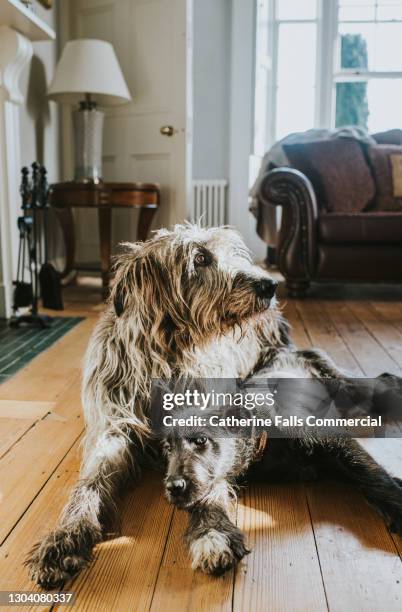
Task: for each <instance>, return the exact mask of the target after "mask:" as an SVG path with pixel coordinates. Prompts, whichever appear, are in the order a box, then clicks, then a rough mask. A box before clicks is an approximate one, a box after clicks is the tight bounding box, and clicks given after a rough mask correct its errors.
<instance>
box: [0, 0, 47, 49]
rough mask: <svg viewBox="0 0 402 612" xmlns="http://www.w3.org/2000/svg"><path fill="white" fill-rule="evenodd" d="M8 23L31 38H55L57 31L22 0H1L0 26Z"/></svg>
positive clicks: (33, 39)
mask: <svg viewBox="0 0 402 612" xmlns="http://www.w3.org/2000/svg"><path fill="white" fill-rule="evenodd" d="M1 25H6V26H9V27H10V28H13V29H14V30H17V32H20V34H23V35H24V36H26V37H27V38H29V40H32V41H35V40H54V39H55V38H56V33H55V31H54V30H52V28H51V27H50V26H48V24H47V23H46V22H45V21H43V19H40V17H38V16H37V15H36V14H35V13H34V12H33V11H31V10H29V9H28V8H27V7H26V6H24V5H23V4H22V2H20V0H0V26H1Z"/></svg>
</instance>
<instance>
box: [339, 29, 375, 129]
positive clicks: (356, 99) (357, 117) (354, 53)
mask: <svg viewBox="0 0 402 612" xmlns="http://www.w3.org/2000/svg"><path fill="white" fill-rule="evenodd" d="M341 66H342V68H359V69H363V70H366V69H367V67H368V53H367V44H366V41H365V40H364V38H363V37H362V36H361V34H344V35H343V36H342V38H341ZM368 117H369V108H368V99H367V83H338V84H337V86H336V127H342V126H344V125H358V126H361V127H364V128H366V129H367V127H368Z"/></svg>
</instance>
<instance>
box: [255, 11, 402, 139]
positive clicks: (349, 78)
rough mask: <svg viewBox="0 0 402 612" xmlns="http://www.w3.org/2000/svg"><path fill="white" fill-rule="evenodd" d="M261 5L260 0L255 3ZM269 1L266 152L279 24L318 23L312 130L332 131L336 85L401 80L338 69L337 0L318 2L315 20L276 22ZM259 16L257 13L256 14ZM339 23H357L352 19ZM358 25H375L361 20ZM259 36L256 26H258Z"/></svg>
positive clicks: (400, 75) (272, 125) (397, 75)
mask: <svg viewBox="0 0 402 612" xmlns="http://www.w3.org/2000/svg"><path fill="white" fill-rule="evenodd" d="M257 2H261V0H257ZM265 2H268V11H269V24H270V25H269V36H268V50H267V57H268V61H269V66H270V69H269V79H268V83H269V86H268V92H267V100H266V106H267V122H266V126H267V129H266V142H267V149H268V148H269V147H270V146H272V145H273V144H274V143H275V140H276V133H275V132H276V123H277V112H276V98H277V83H278V80H277V68H278V34H279V26H280V24H282V23H317V66H316V75H317V76H316V99H315V127H317V128H326V129H332V128H334V126H335V112H336V84H337V83H345V82H359V81H361V82H365V81H368V80H372V79H390V78H391V79H402V71H389V72H388V71H372V70H359V69H355V68H351V69H341V68H340V66H339V58H340V52H339V36H338V30H339V23H340V22H339V16H338V0H317V19H294V20H290V19H285V20H278V19H276V3H277V0H265ZM257 16H258V13H257ZM341 23H356V21H355V20H353V21H352V20H350V21H349V20H348V21H342V22H341ZM358 23H376V22H375V21H372V20H364V19H362V20H361V21H359V22H358ZM380 23H402V19H392V20H381V21H380ZM257 33H258V23H257Z"/></svg>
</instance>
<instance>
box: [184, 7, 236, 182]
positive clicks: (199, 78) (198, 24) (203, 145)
mask: <svg viewBox="0 0 402 612" xmlns="http://www.w3.org/2000/svg"><path fill="white" fill-rule="evenodd" d="M231 5H232V1H231V0H218V1H217V0H194V50H193V58H194V62H193V78H194V83H193V87H194V125H193V130H194V133H193V138H194V140H193V178H194V179H213V178H216V179H219V178H225V179H227V178H228V173H229V108H230V30H231Z"/></svg>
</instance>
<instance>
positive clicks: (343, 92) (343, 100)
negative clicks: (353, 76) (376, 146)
mask: <svg viewBox="0 0 402 612" xmlns="http://www.w3.org/2000/svg"><path fill="white" fill-rule="evenodd" d="M368 116H369V107H368V99H367V83H337V85H336V119H335V127H343V126H345V125H359V126H360V127H364V128H366V129H367V128H368Z"/></svg>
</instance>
